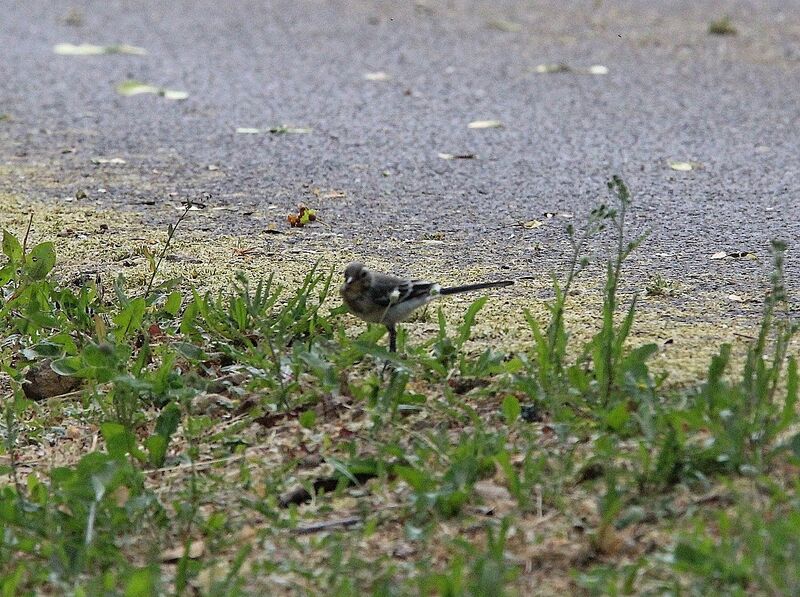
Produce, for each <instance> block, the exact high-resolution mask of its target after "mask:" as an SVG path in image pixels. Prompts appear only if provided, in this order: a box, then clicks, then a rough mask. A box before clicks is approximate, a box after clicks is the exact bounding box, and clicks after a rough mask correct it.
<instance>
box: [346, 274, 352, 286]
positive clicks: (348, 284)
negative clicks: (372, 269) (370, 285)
mask: <svg viewBox="0 0 800 597" xmlns="http://www.w3.org/2000/svg"><path fill="white" fill-rule="evenodd" d="M352 283H353V276H347V278H345V280H344V285H345V286H350V284H352Z"/></svg>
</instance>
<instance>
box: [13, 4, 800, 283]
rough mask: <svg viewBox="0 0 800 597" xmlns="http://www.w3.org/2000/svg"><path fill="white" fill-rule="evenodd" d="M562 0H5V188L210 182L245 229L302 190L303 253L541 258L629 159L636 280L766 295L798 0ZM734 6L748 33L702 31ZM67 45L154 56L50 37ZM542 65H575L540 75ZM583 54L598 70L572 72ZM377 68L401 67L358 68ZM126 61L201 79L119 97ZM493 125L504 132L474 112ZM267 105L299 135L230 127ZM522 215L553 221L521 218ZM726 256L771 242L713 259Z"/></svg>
mask: <svg viewBox="0 0 800 597" xmlns="http://www.w3.org/2000/svg"><path fill="white" fill-rule="evenodd" d="M561 4H562V3H560V2H542V1H531V2H510V1H508V2H488V1H486V2H465V1H460V0H452V1H448V2H436V1H433V0H426V1H424V2H416V3H414V2H407V1H400V2H367V1H359V0H352V1H349V2H346V1H322V0H318V1H308V0H302V1H297V0H277V1H272V2H257V1H255V0H237V1H235V2H220V1H217V0H179V1H174V2H124V1H121V0H117V1H108V2H99V1H98V2H81V1H77V0H76V1H74V2H52V1H45V0H25V1H22V0H12V1H11V2H9V3H6V4H5V5H4V7H3V10H2V23H1V24H0V48H2V52H0V114H7V115H8V116H9V118H7V119H6V120H3V121H0V165H2V170H0V173H2V175H3V176H2V178H1V179H0V191H4V192H14V193H18V194H23V195H25V196H28V197H33V198H38V199H47V200H49V201H58V200H60V199H61V198H63V197H67V196H71V195H74V193H75V192H76V191H77V190H79V189H87V190H88V191H89V195H90V197H89V200H90V201H91V200H96V199H99V200H101V201H102V202H103V204H104V205H108V206H116V205H120V206H126V207H129V208H132V209H136V210H140V211H142V212H144V213H145V214H146V216H147V217H149V218H151V219H152V220H153V221H156V222H161V221H163V220H164V217H165V214H167V213H168V214H174V211H173V210H172V209H171V208H170V210H169V212H165V211H164V210H163V209H162V207H164V206H165V205H166V206H169V205H171V204H172V203H175V202H176V201H177V198H182V197H192V196H197V195H199V194H200V193H201V192H204V191H208V192H210V193H212V194H213V197H214V198H213V202H214V205H217V206H220V205H229V206H232V207H233V208H234V209H233V210H231V211H229V212H224V213H225V214H226V215H225V217H219V218H217V224H216V225H215V226H214V227H213V230H212V232H235V233H237V234H256V233H257V232H258V231H260V230H263V228H264V227H265V225H266V223H267V222H269V221H270V219H272V220H274V221H276V222H279V223H281V225H283V222H282V219H283V217H284V216H285V214H286V213H287V212H288V211H289V210H290V209H291V208H292V207H293V206H295V205H296V204H297V203H298V202H299V201H305V202H306V203H309V204H312V205H314V206H316V207H318V208H319V210H320V215H321V217H322V219H323V220H324V222H325V226H321V227H319V228H317V229H314V230H308V231H303V232H304V233H305V234H304V235H303V236H302V237H299V236H298V237H294V238H295V239H296V238H301V239H302V242H303V243H304V244H305V245H306V246H308V247H309V248H313V249H316V248H319V250H327V249H331V248H332V249H335V250H340V251H342V250H345V252H347V253H348V255H356V256H358V255H363V254H365V253H366V254H368V253H370V252H377V254H378V255H379V256H380V261H382V262H387V261H388V262H395V263H396V268H395V269H396V270H399V271H411V270H413V269H414V268H413V266H412V265H411V264H412V263H413V261H414V260H415V259H421V260H422V262H423V263H422V264H421V265H418V266H417V269H420V268H421V269H423V270H425V269H428V268H430V267H434V265H432V263H433V261H435V262H436V264H437V265H436V266H435V267H442V264H444V266H445V267H451V268H452V269H453V270H458V269H460V268H462V267H476V268H480V269H483V270H492V269H495V266H494V264H495V263H496V262H498V261H499V262H500V263H502V264H504V266H505V267H507V268H509V269H510V270H512V271H515V272H524V273H537V272H543V271H546V270H547V269H549V268H550V267H552V266H554V265H557V264H558V263H559V262H560V260H562V259H563V257H564V251H565V248H566V245H565V242H564V234H563V227H562V225H563V221H559V222H555V221H553V220H549V221H546V220H544V218H543V214H545V212H567V213H574V214H582V213H585V212H586V211H587V210H588V209H589V208H590V207H591V206H593V205H594V204H596V203H597V202H598V201H600V200H603V199H605V198H606V197H607V196H606V193H605V181H606V180H607V179H608V177H609V176H610V175H611V174H614V173H618V174H621V175H622V176H623V177H624V178H625V180H626V181H627V182H628V183H629V185H630V187H631V188H632V190H633V191H634V193H635V197H636V199H635V201H636V204H635V209H634V213H633V215H632V218H631V222H632V225H633V227H634V228H635V229H637V230H642V229H645V228H650V229H652V235H651V237H650V239H649V240H648V242H647V243H646V245H645V246H644V247H643V249H642V250H641V251H640V252H639V253H638V254H637V257H636V259H635V268H636V269H638V271H639V272H640V273H643V274H644V273H650V272H652V271H662V272H664V273H665V275H667V276H672V277H676V278H682V279H684V278H687V277H692V276H694V278H693V283H694V284H699V285H700V286H701V287H702V289H705V290H709V291H712V292H714V291H720V292H728V291H735V292H748V291H749V292H760V290H759V288H760V287H761V285H763V283H764V281H765V279H766V277H765V272H766V269H767V266H768V262H767V259H766V247H767V245H768V240H769V239H770V238H771V237H774V236H781V237H784V238H787V239H789V240H790V241H797V240H800V235H799V234H798V232H800V224H799V219H798V217H797V207H798V200H799V199H800V101H798V100H799V99H800V97H799V96H800V3H798V2H782V1H778V0H775V1H754V2H698V1H696V0H684V1H676V2H665V3H655V2H649V1H645V0H630V1H625V2H610V1H603V0H597V1H594V2H592V1H588V0H587V1H580V2H570V3H566V4H568V5H569V7H568V8H560V5H561ZM726 14H727V15H729V16H730V17H731V19H732V23H733V24H734V26H735V27H736V28H737V29H738V35H735V36H712V35H709V34H708V33H707V28H708V24H709V22H710V21H712V20H714V19H718V18H720V17H722V16H724V15H726ZM61 42H71V43H81V42H89V43H97V44H112V43H128V44H133V45H136V46H141V47H143V48H145V49H146V50H147V55H145V56H131V55H113V56H89V57H73V56H59V55H55V54H54V53H53V50H52V48H53V46H54V44H57V43H61ZM550 63H563V64H567V65H569V66H570V67H571V68H572V69H573V70H572V72H566V73H555V74H538V73H536V72H535V70H536V67H537V66H538V65H541V64H550ZM591 65H603V66H605V67H607V69H608V74H606V75H591V74H583V73H581V72H580V70H579V69H583V68H586V67H589V66H591ZM576 71H577V72H576ZM376 72H384V73H386V74H387V76H388V77H389V80H386V81H371V80H367V79H365V74H366V73H376ZM126 79H138V80H140V81H144V82H147V83H153V84H156V85H161V86H164V87H167V88H171V89H177V90H185V91H187V92H188V93H189V94H190V96H189V98H188V99H187V100H185V101H169V100H166V99H164V98H160V97H156V96H152V95H140V96H135V97H122V96H120V95H118V94H117V93H116V92H115V86H116V85H117V84H119V83H120V82H122V81H124V80H126ZM487 119H497V120H500V121H501V122H502V123H503V127H502V128H491V129H483V130H480V129H478V130H476V129H470V128H468V127H467V124H468V123H469V122H471V121H475V120H487ZM280 124H288V125H293V126H297V127H310V128H312V129H313V132H312V133H310V134H283V135H280V134H268V133H267V134H258V135H253V134H237V133H236V132H235V130H236V129H237V127H266V128H268V127H270V126H275V125H280ZM439 153H450V154H475V155H476V156H477V159H469V160H468V159H455V160H449V161H448V160H443V159H441V158H440V157H438V154H439ZM95 157H120V158H123V159H124V160H126V162H127V163H126V164H125V165H124V166H108V165H106V166H98V165H95V164H93V163H92V162H91V159H92V158H95ZM670 160H678V161H688V162H693V163H695V164H696V165H697V169H695V170H693V171H690V172H679V171H675V170H672V169H671V168H670V167H669V166H668V161H670ZM209 166H212V169H210V170H209ZM213 167H216V168H218V169H214V168H213ZM98 187H103V188H105V189H106V191H107V192H106V193H104V194H98V193H96V191H95V190H96V188H98ZM313 189H322V190H323V191H331V190H341V191H344V192H345V193H346V196H345V197H339V198H324V197H322V198H319V197H317V196H316V195H315V194H314V193H313V192H312V191H313ZM170 193H173V194H175V193H177V195H172V196H170ZM154 201H155V203H156V204H155V205H151V204H152V203H153V202H154ZM253 212H255V213H253ZM258 215H261V216H264V217H256V216H258ZM530 220H540V221H543V222H544V224H543V225H542V226H540V227H538V228H534V229H530V230H526V229H523V228H521V227H518V226H514V224H515V223H517V222H520V221H530ZM440 240H443V241H444V242H443V243H442V244H437V241H440ZM537 245H538V249H537ZM348 249H351V250H350V251H348ZM717 251H727V252H733V251H753V252H755V253H757V254H758V255H759V257H760V260H758V261H747V260H742V261H736V262H732V261H730V260H726V261H714V260H709V256H710V255H712V254H713V253H715V252H717ZM796 255H797V251H796V250H794V251H793V252H792V254H791V255H790V272H791V273H792V275H793V276H794V275H795V274H796V273H797V272H798V271H800V267H799V266H798V262H800V257H796ZM420 256H421V257H420ZM428 258H430V259H431V260H433V261H432V262H431V264H429V263H428V262H427V261H426V260H427V259H428ZM453 277H457V274H455V275H454V276H453Z"/></svg>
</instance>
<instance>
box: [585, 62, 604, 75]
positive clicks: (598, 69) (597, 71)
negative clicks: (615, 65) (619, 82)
mask: <svg viewBox="0 0 800 597" xmlns="http://www.w3.org/2000/svg"><path fill="white" fill-rule="evenodd" d="M586 72H587V73H589V74H590V75H607V74H608V67H607V66H603V65H602V64H593V65H592V66H590V67H589V68H588V69H586Z"/></svg>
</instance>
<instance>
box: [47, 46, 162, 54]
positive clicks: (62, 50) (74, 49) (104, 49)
mask: <svg viewBox="0 0 800 597" xmlns="http://www.w3.org/2000/svg"><path fill="white" fill-rule="evenodd" d="M53 52H55V53H56V54H60V55H62V56H101V55H103V54H132V55H134V56H144V55H145V54H147V50H145V49H144V48H140V47H138V46H129V45H128V44H117V45H113V46H96V45H94V44H79V45H75V44H66V43H64V44H56V45H54V46H53Z"/></svg>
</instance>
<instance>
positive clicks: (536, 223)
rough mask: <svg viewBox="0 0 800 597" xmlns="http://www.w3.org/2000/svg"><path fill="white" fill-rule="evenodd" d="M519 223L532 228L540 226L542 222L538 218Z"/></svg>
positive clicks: (529, 228)
mask: <svg viewBox="0 0 800 597" xmlns="http://www.w3.org/2000/svg"><path fill="white" fill-rule="evenodd" d="M519 225H520V226H522V227H523V228H526V229H528V230H533V229H534V228H538V227H539V226H541V225H542V223H541V222H540V221H539V220H528V221H527V222H520V223H519Z"/></svg>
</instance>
